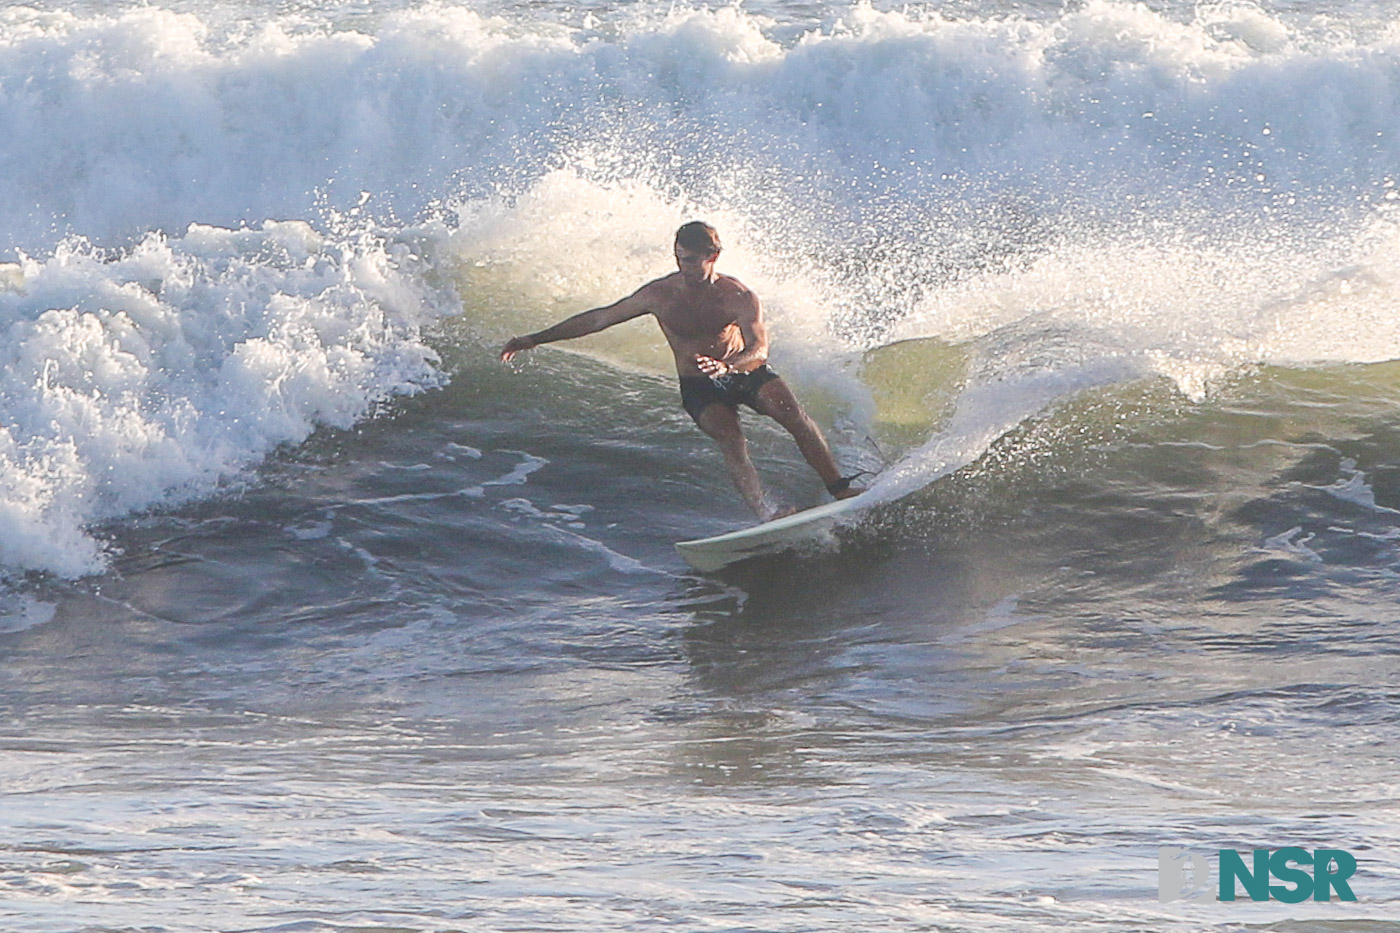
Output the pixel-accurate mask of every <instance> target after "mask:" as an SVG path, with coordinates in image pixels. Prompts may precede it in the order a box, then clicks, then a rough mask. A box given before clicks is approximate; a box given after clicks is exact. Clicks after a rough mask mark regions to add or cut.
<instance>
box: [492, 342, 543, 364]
mask: <svg viewBox="0 0 1400 933" xmlns="http://www.w3.org/2000/svg"><path fill="white" fill-rule="evenodd" d="M537 346H539V344H537V343H535V341H533V340H531V339H530V338H529V337H512V338H510V340H509V341H507V343H506V345H505V346H504V347H502V348H501V362H502V363H509V362H510V361H511V360H512V359H514V358H515V354H517V353H519V352H520V351H521V350H530V349H533V348H534V347H537Z"/></svg>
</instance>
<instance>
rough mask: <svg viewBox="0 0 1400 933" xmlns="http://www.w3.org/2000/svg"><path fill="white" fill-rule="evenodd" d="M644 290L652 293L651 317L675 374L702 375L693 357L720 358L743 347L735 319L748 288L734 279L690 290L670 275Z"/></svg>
mask: <svg viewBox="0 0 1400 933" xmlns="http://www.w3.org/2000/svg"><path fill="white" fill-rule="evenodd" d="M647 288H648V289H654V290H655V296H654V297H653V302H654V306H653V309H652V314H653V315H654V316H655V317H656V323H657V324H659V325H660V326H661V332H662V333H663V334H665V335H666V342H667V343H669V344H670V346H671V352H672V353H673V354H674V355H675V358H676V372H677V373H678V374H679V375H681V376H703V375H704V374H703V373H702V372H701V371H700V368H699V367H698V366H697V365H696V364H695V357H696V356H697V355H700V356H710V357H714V358H715V359H723V358H725V357H726V356H728V355H730V354H731V353H735V352H737V351H739V350H742V349H743V348H744V337H743V334H742V333H741V332H740V330H739V325H738V323H737V320H738V317H739V314H740V313H741V311H742V310H743V309H744V307H745V302H746V301H747V300H748V299H747V296H748V289H747V288H745V287H744V285H743V284H742V283H741V282H739V280H738V279H734V278H731V277H729V276H727V275H721V276H718V277H717V278H716V279H715V281H714V282H712V283H709V284H707V285H706V286H702V287H694V286H688V285H687V284H686V282H685V280H684V279H683V278H682V277H681V276H680V275H679V274H674V275H669V276H667V277H666V278H664V279H657V280H656V281H655V282H652V283H651V284H650V285H648V286H647Z"/></svg>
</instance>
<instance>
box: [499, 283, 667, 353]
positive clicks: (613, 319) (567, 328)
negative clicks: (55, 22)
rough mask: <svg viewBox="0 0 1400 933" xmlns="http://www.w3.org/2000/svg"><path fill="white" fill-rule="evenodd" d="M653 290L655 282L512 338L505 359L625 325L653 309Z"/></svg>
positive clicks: (503, 349)
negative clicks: (588, 309) (556, 342)
mask: <svg viewBox="0 0 1400 933" xmlns="http://www.w3.org/2000/svg"><path fill="white" fill-rule="evenodd" d="M652 284H655V283H652ZM650 291H651V285H644V286H642V287H641V288H640V289H638V290H637V291H636V292H634V293H633V294H631V295H628V296H627V297H626V298H624V299H622V300H621V301H615V302H613V303H612V304H610V305H607V306H606V307H602V308H593V309H592V310H590V311H583V312H580V313H578V314H575V315H574V316H573V317H570V318H565V319H564V320H562V321H560V322H559V323H558V324H555V325H554V326H553V327H547V328H545V329H544V330H541V331H536V332H535V333H533V334H526V335H525V336H523V337H512V338H511V339H510V340H509V341H508V342H507V343H506V345H505V346H504V347H502V348H501V361H502V362H509V361H510V359H511V358H512V357H514V356H515V354H517V353H519V352H520V351H522V350H529V349H531V348H533V347H537V346H539V345H540V344H542V343H553V342H555V341H556V340H573V339H574V338H575V337H584V336H587V335H588V334H596V333H597V332H598V331H600V330H604V329H605V328H608V327H612V326H613V325H614V324H621V323H622V322H623V321H630V320H632V318H634V317H641V316H642V315H643V314H647V313H649V312H650V311H651V310H652V308H651V305H652V302H651V300H650V296H649V292H650Z"/></svg>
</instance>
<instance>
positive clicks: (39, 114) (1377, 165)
mask: <svg viewBox="0 0 1400 933" xmlns="http://www.w3.org/2000/svg"><path fill="white" fill-rule="evenodd" d="M958 9H959V11H960V12H956V13H948V14H939V13H937V12H931V11H930V12H920V11H901V12H886V11H881V10H879V9H876V8H874V7H872V6H869V5H858V6H853V7H835V6H833V7H806V6H804V7H803V8H802V9H801V10H798V9H796V8H793V7H789V6H784V5H771V6H766V7H765V6H758V7H754V8H752V9H748V10H746V9H743V8H737V7H726V8H722V9H716V10H703V9H696V10H684V9H672V8H670V7H664V6H651V5H645V4H644V5H641V6H635V7H628V8H626V9H623V10H611V11H610V10H606V9H600V10H595V11H593V12H587V11H568V12H565V11H561V10H556V9H553V8H549V7H541V8H539V9H537V10H535V11H534V12H533V13H519V12H509V8H503V11H502V13H501V15H490V11H489V9H488V8H485V7H482V8H476V9H473V8H468V7H466V6H461V5H455V4H450V3H431V4H399V5H390V6H387V7H385V8H383V9H382V10H381V11H380V12H376V13H373V14H370V13H366V12H363V11H360V12H346V11H344V10H340V11H336V10H318V9H315V8H314V7H304V8H300V9H297V10H295V11H294V12H288V11H287V9H286V8H285V7H282V6H263V5H259V4H221V5H214V4H200V3H189V4H170V5H168V6H140V7H137V6H118V7H103V8H100V9H94V8H90V7H87V6H81V5H73V4H67V5H60V4H47V5H43V6H38V7H19V6H12V7H7V8H4V9H0V133H3V140H4V141H3V142H0V165H3V170H4V176H5V178H6V184H5V185H4V186H3V187H0V238H2V239H3V243H0V246H3V248H4V249H6V250H8V251H9V253H10V258H11V259H12V261H11V262H10V263H9V264H7V265H5V266H4V267H3V268H4V290H3V292H0V321H3V326H4V327H5V328H7V331H8V334H9V340H8V341H7V342H6V349H5V350H4V353H5V358H6V360H5V362H6V366H5V375H4V378H3V383H0V404H3V407H4V412H5V421H4V423H3V425H0V561H3V563H4V565H5V566H6V567H7V568H9V569H11V570H39V571H49V572H53V573H58V574H62V575H69V576H71V575H78V574H82V573H86V572H90V571H92V570H95V569H98V568H100V567H101V566H102V564H103V560H104V557H103V548H104V546H103V545H102V544H101V543H100V542H99V541H98V540H97V539H96V538H94V537H93V533H92V531H91V529H92V528H93V526H94V525H95V524H96V523H100V522H103V521H107V520H110V519H114V518H120V517H121V516H123V515H127V514H129V513H131V512H133V511H137V510H141V509H145V508H150V507H152V506H159V505H162V504H166V503H169V502H173V501H180V500H183V499H186V498H188V497H190V496H199V495H204V494H208V493H209V492H211V491H213V490H215V489H217V488H218V487H219V484H220V483H222V482H225V481H227V480H228V479H229V478H231V477H236V476H238V475H239V474H240V472H241V471H244V470H246V469H247V468H248V467H250V466H252V465H255V464H256V463H258V462H259V461H260V460H261V459H262V458H263V457H264V456H266V454H267V453H268V452H269V451H270V450H272V449H273V448H275V447H276V446H277V445H279V444H286V443H293V444H294V443H298V442H300V441H302V440H304V439H305V438H306V437H307V436H309V435H310V433H311V432H313V431H314V430H315V429H316V428H317V427H318V426H322V425H327V426H347V425H350V424H353V423H354V422H355V421H356V420H357V419H360V418H363V417H365V416H366V415H367V414H369V413H371V412H372V411H373V410H374V409H375V407H376V406H377V405H378V404H379V403H380V402H382V401H383V400H385V399H388V398H390V397H393V396H395V395H400V394H405V393H412V392H416V391H419V390H420V389H422V388H424V387H427V386H431V385H434V384H437V383H439V382H440V381H441V379H442V378H443V372H442V368H441V367H440V366H438V365H437V364H436V362H435V360H436V352H435V351H437V350H440V349H441V348H442V340H465V341H467V342H469V343H471V342H474V341H480V342H481V343H482V344H487V343H494V342H495V341H496V340H497V339H499V338H500V337H503V336H505V334H506V333H507V332H510V331H513V330H519V329H522V328H525V327H527V326H533V325H535V324H536V323H543V322H545V321H547V320H550V319H552V318H555V317H558V316H560V315H561V314H563V313H567V312H568V311H570V310H577V309H578V308H579V307H582V306H586V305H587V304H588V303H590V302H593V301H595V300H603V299H605V298H607V297H615V296H616V295H617V294H620V293H623V292H625V291H626V290H629V289H630V288H632V287H635V286H636V285H637V284H638V283H639V282H640V281H641V280H643V279H644V278H645V277H646V276H649V275H653V274H658V273H663V272H665V271H666V263H667V256H666V246H667V243H668V240H669V236H670V233H671V231H672V230H673V229H674V227H675V226H676V225H677V224H678V223H679V222H681V221H682V220H684V219H687V218H689V217H693V216H697V215H704V216H706V217H708V218H709V219H711V220H712V221H714V222H715V223H717V224H718V225H719V226H720V227H721V232H722V234H723V235H724V237H725V239H726V242H727V243H728V244H729V248H728V250H727V252H726V259H725V262H726V266H727V271H730V272H733V273H734V274H737V275H739V276H740V277H741V278H744V279H745V280H746V281H748V282H749V283H750V284H752V285H755V286H756V287H757V288H758V289H759V291H760V293H761V294H763V295H764V296H765V297H766V298H767V300H768V302H769V307H770V313H771V314H772V316H773V317H774V319H775V321H776V322H777V325H778V328H779V330H778V333H779V339H780V341H781V342H782V343H781V346H780V348H779V360H780V362H782V364H783V365H784V366H785V367H786V371H788V372H790V373H792V374H793V377H794V380H795V381H796V382H798V383H799V384H801V385H803V386H805V387H807V388H809V389H811V388H815V387H820V388H822V389H824V390H828V391H829V392H830V393H831V394H833V395H834V396H835V397H836V399H837V400H838V403H839V407H840V408H842V409H843V410H847V411H850V412H852V413H853V415H854V417H855V419H856V421H858V422H861V423H860V424H859V425H858V426H857V430H858V431H860V432H864V431H867V430H869V429H870V428H871V427H872V426H873V427H874V428H875V429H877V430H878V429H879V426H880V423H881V421H882V419H885V420H888V413H887V412H882V411H881V407H880V398H879V396H880V388H881V387H879V386H872V385H871V384H869V381H868V380H864V379H863V377H862V368H861V363H862V361H864V362H866V363H867V364H868V363H869V359H870V358H871V354H877V355H878V353H879V352H880V351H881V350H882V348H886V347H888V346H890V345H893V344H896V343H898V342H901V341H908V340H911V339H915V340H925V339H930V340H933V341H936V342H938V343H940V344H944V345H946V344H954V345H957V346H959V347H960V348H962V351H963V352H964V353H965V358H966V365H965V367H964V368H963V369H962V370H960V375H959V377H958V378H959V380H960V381H959V383H958V387H957V390H956V392H955V393H954V397H953V399H952V401H951V403H950V404H949V405H947V406H942V407H940V406H929V408H928V410H927V411H925V412H924V414H923V423H922V425H921V426H920V427H921V429H922V430H923V437H922V439H920V440H918V441H917V442H913V443H910V444H908V445H906V447H905V448H904V449H901V450H900V451H899V453H898V460H899V462H898V466H897V469H896V470H894V471H892V472H891V474H890V478H889V480H888V482H889V483H890V485H889V486H888V488H887V491H888V492H889V493H890V494H894V493H896V492H902V491H905V490H907V489H909V488H916V487H918V486H920V485H923V484H925V483H927V482H929V481H930V480H931V479H933V478H935V477H937V476H938V475H942V474H943V473H945V472H948V471H949V470H951V469H955V468H957V467H958V466H961V465H963V464H965V463H967V462H970V461H971V460H973V459H975V458H977V457H978V456H980V455H981V454H982V453H984V452H985V451H986V450H987V448H988V445H989V444H990V443H992V442H993V441H994V440H995V438H996V437H998V436H1001V435H1002V434H1004V433H1005V432H1006V431H1007V430H1010V429H1011V428H1012V427H1014V426H1015V425H1017V424H1020V423H1022V422H1024V421H1025V419H1027V418H1029V417H1032V416H1033V415H1035V414H1036V413H1037V412H1040V411H1043V410H1045V409H1046V408H1047V407H1048V406H1052V405H1055V404H1056V403H1058V402H1060V401H1062V400H1064V399H1066V398H1069V397H1071V396H1074V395H1076V394H1078V393H1081V392H1083V391H1085V389H1088V388H1093V387H1095V386H1103V385H1113V384H1118V383H1123V382H1125V381H1131V380H1137V379H1142V378H1161V377H1166V378H1168V379H1170V380H1171V381H1172V383H1173V384H1174V385H1176V386H1177V387H1178V388H1179V389H1180V390H1181V391H1182V392H1184V393H1185V394H1186V395H1187V396H1189V397H1201V396H1202V395H1203V394H1205V393H1208V392H1209V391H1210V387H1211V385H1212V384H1214V383H1215V382H1216V381H1218V380H1219V379H1221V378H1226V377H1229V376H1230V375H1231V374H1234V373H1238V372H1239V371H1240V370H1241V369H1243V368H1248V367H1252V366H1255V365H1257V364H1259V363H1261V362H1266V363H1274V364H1281V365H1286V366H1296V365H1311V364H1314V363H1317V362H1319V361H1330V362H1363V361H1376V360H1385V359H1392V358H1395V357H1397V356H1400V329H1397V324H1396V321H1395V315H1394V314H1393V312H1392V308H1393V306H1394V298H1395V287H1396V286H1395V283H1396V281H1397V277H1400V268H1398V267H1397V264H1396V260H1395V258H1394V257H1396V256H1397V255H1400V250H1397V248H1396V247H1397V246H1400V235H1397V229H1400V228H1397V225H1396V222H1395V215H1394V211H1393V208H1394V205H1395V202H1396V198H1397V188H1396V177H1395V176H1396V173H1397V171H1400V137H1398V136H1397V132H1396V128H1397V127H1400V94H1397V93H1396V86H1397V82H1400V17H1397V16H1396V15H1395V13H1394V12H1393V11H1391V10H1388V9H1387V7H1386V5H1384V4H1348V5H1335V6H1333V7H1322V8H1310V9H1309V10H1306V11H1299V10H1298V9H1296V5H1289V4H1274V5H1266V4H1257V5H1256V4H1248V3H1230V4H1209V5H1194V4H1193V5H1189V6H1188V5H1184V4H1166V5H1163V6H1162V7H1161V8H1160V9H1152V8H1149V7H1148V6H1144V5H1141V4H1131V3H1125V2H1109V0H1091V2H1088V3H1085V4H1082V5H1077V6H1075V7H1074V8H1073V9H1072V10H1069V11H1063V10H1059V9H1046V8H1043V7H1040V6H1038V5H1034V4H1022V5H1008V6H1005V7H998V8H997V9H996V10H994V11H992V12H987V10H985V9H983V10H980V11H979V10H978V9H976V8H973V7H965V8H958ZM463 310H465V312H466V320H467V321H468V322H469V323H470V326H469V327H468V328H467V331H468V332H469V333H470V335H471V336H469V337H461V336H457V337H452V338H446V337H434V338H431V340H430V338H429V337H428V336H426V335H427V334H429V330H427V328H430V327H431V326H433V322H434V321H435V320H437V319H439V318H441V317H443V316H444V315H446V314H450V313H456V312H459V311H463ZM430 342H432V343H433V345H432V346H429V343H430ZM594 349H595V350H596V351H597V352H598V353H600V354H601V355H604V356H608V357H611V358H613V359H615V360H619V361H624V362H630V363H636V364H641V365H646V366H652V365H659V364H657V359H658V357H657V353H656V349H655V346H654V343H644V344H640V345H638V344H637V341H636V340H635V338H628V337H625V336H616V337H613V336H609V337H608V338H606V339H604V340H601V341H600V342H598V343H597V344H596V345H595V346H594ZM918 420H919V419H917V418H916V419H915V421H918Z"/></svg>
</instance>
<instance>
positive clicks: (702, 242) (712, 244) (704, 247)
mask: <svg viewBox="0 0 1400 933" xmlns="http://www.w3.org/2000/svg"><path fill="white" fill-rule="evenodd" d="M676 245H677V246H679V247H681V248H682V249H688V250H690V251H691V252H692V253H704V254H705V255H707V256H717V255H719V251H720V244H719V231H718V230H716V229H715V228H714V227H711V226H710V225H709V224H707V223H705V222H704V221H703V220H692V221H691V222H690V223H688V224H684V225H682V226H681V228H680V229H679V230H677V231H676Z"/></svg>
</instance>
